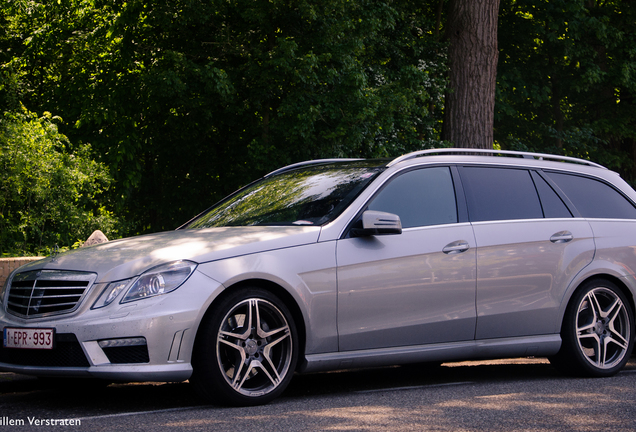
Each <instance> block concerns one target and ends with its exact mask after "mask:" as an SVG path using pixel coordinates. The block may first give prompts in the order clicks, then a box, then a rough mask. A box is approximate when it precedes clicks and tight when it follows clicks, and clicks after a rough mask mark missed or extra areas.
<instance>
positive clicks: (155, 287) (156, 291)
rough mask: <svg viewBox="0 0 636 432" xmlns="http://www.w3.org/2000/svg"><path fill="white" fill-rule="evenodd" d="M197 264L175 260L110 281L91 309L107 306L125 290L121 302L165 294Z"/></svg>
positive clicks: (175, 286) (180, 282)
mask: <svg viewBox="0 0 636 432" xmlns="http://www.w3.org/2000/svg"><path fill="white" fill-rule="evenodd" d="M195 268H197V265H196V264H195V263H193V262H190V261H175V262H172V263H169V264H163V265H160V266H158V267H155V268H152V269H150V270H148V271H146V272H145V273H143V274H142V275H141V276H139V277H138V278H132V279H125V280H121V281H117V282H111V283H109V284H108V286H107V287H106V289H104V291H103V292H102V294H101V295H100V296H99V298H98V299H97V301H96V302H95V303H94V304H93V307H92V309H98V308H102V307H104V306H108V305H109V304H111V303H112V302H113V301H114V300H115V299H117V298H118V297H119V295H120V294H121V293H122V292H123V291H124V290H127V292H126V295H125V296H124V298H123V299H122V301H121V303H126V302H131V301H134V300H140V299H144V298H148V297H153V296H156V295H160V294H166V293H169V292H171V291H174V290H176V289H177V288H179V287H180V286H181V285H182V284H183V283H184V282H185V281H186V280H187V279H188V277H190V275H191V274H192V272H193V271H194V269H195Z"/></svg>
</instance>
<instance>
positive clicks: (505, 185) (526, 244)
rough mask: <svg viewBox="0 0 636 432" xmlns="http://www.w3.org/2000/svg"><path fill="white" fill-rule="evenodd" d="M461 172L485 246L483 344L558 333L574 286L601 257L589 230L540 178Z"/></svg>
mask: <svg viewBox="0 0 636 432" xmlns="http://www.w3.org/2000/svg"><path fill="white" fill-rule="evenodd" d="M460 173H461V178H462V183H463V185H464V189H465V192H466V201H467V204H468V213H469V217H470V220H471V222H472V225H473V229H474V232H475V240H476V244H477V295H476V308H477V326H476V333H475V337H476V339H491V338H502V337H518V336H527V335H541V334H551V333H554V332H555V331H557V329H558V328H559V319H558V309H559V305H560V302H561V300H562V298H563V294H564V292H565V289H566V287H567V285H568V283H569V281H570V280H571V279H572V278H573V276H574V275H575V274H577V273H578V272H579V271H580V270H581V269H582V268H583V267H585V266H586V265H588V264H589V263H590V262H591V261H592V259H593V257H594V240H593V238H592V231H591V229H590V226H589V224H588V223H587V221H586V220H585V219H582V218H579V217H574V216H573V213H572V211H571V210H572V209H570V208H568V206H567V205H566V204H565V203H564V201H563V199H562V196H560V195H559V194H558V193H557V192H556V191H555V190H554V189H553V188H552V187H551V186H550V184H549V183H548V182H546V180H545V179H544V178H543V177H542V176H541V175H540V174H538V173H536V172H532V171H530V170H527V169H517V168H504V167H498V166H497V167H495V166H465V167H461V169H460Z"/></svg>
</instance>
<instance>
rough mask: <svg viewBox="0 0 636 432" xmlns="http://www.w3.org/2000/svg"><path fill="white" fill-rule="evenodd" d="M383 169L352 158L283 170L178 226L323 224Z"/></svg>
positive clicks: (368, 162) (335, 214)
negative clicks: (354, 160)
mask: <svg viewBox="0 0 636 432" xmlns="http://www.w3.org/2000/svg"><path fill="white" fill-rule="evenodd" d="M383 170H384V167H383V166H381V167H378V161H356V162H338V163H330V164H325V165H317V166H316V165H314V166H306V167H301V168H298V169H294V170H291V171H284V172H283V173H281V174H278V175H274V176H271V177H266V178H264V179H262V180H260V181H258V182H256V183H253V184H251V185H249V186H247V187H245V188H243V189H241V190H239V191H238V192H236V193H235V194H234V195H230V196H229V197H228V198H226V199H225V200H223V201H221V202H220V203H219V204H217V205H216V206H214V207H212V208H211V209H210V210H208V211H206V212H204V213H203V214H201V215H200V216H199V217H197V218H196V219H194V220H193V221H192V222H190V223H188V224H186V225H185V226H184V227H183V228H186V229H188V228H212V227H225V226H247V225H323V224H325V223H327V222H330V221H331V220H333V219H334V218H336V217H337V216H338V215H339V214H340V213H341V212H342V211H343V210H344V209H345V208H346V207H347V206H348V205H349V204H350V203H351V201H353V199H354V198H355V197H356V196H358V194H359V193H360V192H361V191H362V190H363V189H364V188H365V187H366V186H367V184H369V182H370V181H371V179H373V178H374V177H375V176H376V175H377V174H378V173H380V172H381V171H383Z"/></svg>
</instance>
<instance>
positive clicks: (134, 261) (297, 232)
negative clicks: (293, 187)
mask: <svg viewBox="0 0 636 432" xmlns="http://www.w3.org/2000/svg"><path fill="white" fill-rule="evenodd" d="M319 234H320V227H305V226H298V227H297V226H293V227H288V226H285V227H226V228H207V229H196V230H177V231H167V232H161V233H156V234H148V235H143V236H138V237H130V238H126V239H121V240H113V241H110V242H107V243H102V244H99V245H95V246H90V247H87V248H80V249H75V250H72V251H69V252H64V253H60V254H58V255H55V256H49V257H47V258H44V259H42V260H40V261H35V262H33V263H30V264H27V265H26V266H24V267H23V268H22V269H21V270H39V269H51V270H75V271H89V272H94V273H97V280H96V282H110V281H115V280H121V279H127V278H130V277H133V276H137V275H139V274H141V273H143V272H144V271H146V270H148V269H150V268H152V267H155V266H158V265H160V264H164V263H167V262H171V261H176V260H190V261H194V262H196V263H204V262H209V261H216V260H220V259H224V258H230V257H234V256H239V255H247V254H252V253H257V252H265V251H268V250H274V249H282V248H288V247H293V246H299V245H304V244H310V243H315V242H317V241H318V236H319Z"/></svg>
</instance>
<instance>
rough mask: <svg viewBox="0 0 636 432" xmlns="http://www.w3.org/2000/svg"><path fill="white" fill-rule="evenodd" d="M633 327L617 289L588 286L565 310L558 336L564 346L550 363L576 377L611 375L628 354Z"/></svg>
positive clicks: (607, 285)
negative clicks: (559, 335) (560, 337)
mask: <svg viewBox="0 0 636 432" xmlns="http://www.w3.org/2000/svg"><path fill="white" fill-rule="evenodd" d="M633 325H634V324H633V315H632V311H631V308H630V305H629V303H628V302H627V300H626V299H625V297H624V295H623V294H622V292H621V291H620V290H619V289H618V287H617V286H616V285H614V284H613V283H611V282H609V281H594V282H592V283H588V284H586V285H585V286H584V287H582V289H581V290H580V291H579V292H578V293H577V294H576V295H575V296H574V298H573V299H572V302H571V304H570V305H569V307H568V311H567V313H566V317H565V321H564V323H563V329H562V332H561V336H562V339H563V345H562V347H561V351H559V354H557V355H556V356H555V358H553V359H550V361H552V362H553V363H554V364H555V366H557V367H558V368H559V369H561V370H567V371H569V372H571V373H574V374H576V375H587V376H611V375H614V374H615V373H617V372H618V371H620V370H621V369H622V368H623V366H624V365H625V363H626V362H627V360H628V359H629V356H630V354H631V351H632V348H633V339H634V336H633ZM568 369H569V370H568Z"/></svg>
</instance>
